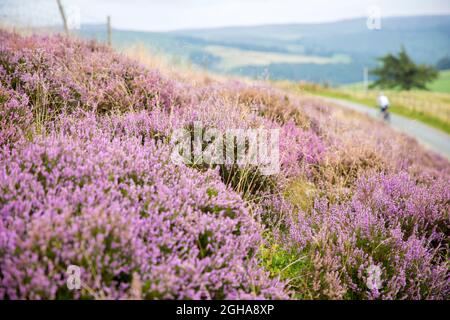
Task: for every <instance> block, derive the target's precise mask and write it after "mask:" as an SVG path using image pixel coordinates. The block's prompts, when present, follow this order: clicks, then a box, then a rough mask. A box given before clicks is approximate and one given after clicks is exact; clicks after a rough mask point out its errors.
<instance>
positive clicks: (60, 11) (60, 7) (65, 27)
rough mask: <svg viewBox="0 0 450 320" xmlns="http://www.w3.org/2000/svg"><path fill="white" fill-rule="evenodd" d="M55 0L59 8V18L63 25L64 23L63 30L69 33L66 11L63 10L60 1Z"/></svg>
mask: <svg viewBox="0 0 450 320" xmlns="http://www.w3.org/2000/svg"><path fill="white" fill-rule="evenodd" d="M56 2H57V3H58V9H59V13H60V14H61V18H62V21H63V25H64V31H65V32H66V33H67V34H69V26H68V25H67V18H66V13H65V12H64V7H63V5H62V3H61V0H56Z"/></svg>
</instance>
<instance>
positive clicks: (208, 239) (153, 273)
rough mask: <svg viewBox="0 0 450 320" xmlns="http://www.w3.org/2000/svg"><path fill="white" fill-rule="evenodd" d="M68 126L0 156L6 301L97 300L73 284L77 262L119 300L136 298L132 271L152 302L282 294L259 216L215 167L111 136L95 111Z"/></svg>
mask: <svg viewBox="0 0 450 320" xmlns="http://www.w3.org/2000/svg"><path fill="white" fill-rule="evenodd" d="M124 121H129V119H126V120H124ZM131 122H132V121H131ZM124 125H125V126H126V124H124ZM132 125H133V124H131V126H132ZM65 129H66V130H65V131H68V130H67V129H70V131H72V134H67V133H60V134H58V133H55V134H52V135H51V136H49V137H45V138H44V137H42V138H41V137H38V138H37V139H36V140H35V142H34V144H25V145H24V146H21V147H19V148H17V149H15V150H14V151H12V152H10V151H9V150H7V149H5V150H3V152H2V154H1V158H0V163H1V164H0V175H1V178H0V190H2V194H1V196H0V203H1V210H0V213H1V217H2V220H1V224H0V235H1V236H0V239H1V242H0V270H1V273H0V295H1V297H2V298H12V299H17V298H33V299H34V298H67V297H79V295H82V296H91V294H90V292H89V291H85V290H83V291H81V292H77V291H68V290H67V289H66V286H65V281H66V275H65V272H66V268H67V266H68V265H70V264H75V265H79V266H82V268H83V273H82V280H83V282H84V284H85V285H86V286H87V287H88V288H90V290H92V291H93V292H102V293H103V294H104V295H106V296H107V297H111V298H124V297H126V296H127V294H128V293H129V289H130V284H131V279H132V274H133V273H137V274H139V276H140V279H141V281H142V282H143V292H142V295H143V297H145V298H189V299H192V298H193V299H196V298H216V299H220V298H241V297H264V298H277V297H278V298H279V297H283V296H284V293H283V291H282V290H281V289H282V287H281V286H280V285H277V284H276V283H275V282H273V281H271V280H269V279H268V278H267V276H266V274H265V273H264V272H263V271H261V269H259V268H258V266H257V260H256V258H255V254H256V253H257V250H258V245H259V243H260V241H261V239H260V238H259V229H258V226H257V224H256V223H255V222H254V221H253V220H252V219H251V217H250V215H249V213H248V211H247V209H246V206H245V204H244V203H243V201H242V200H241V199H240V197H239V196H238V195H237V194H235V193H233V192H232V191H230V190H228V189H227V188H226V187H225V186H224V185H223V184H222V183H221V182H220V179H219V177H218V176H217V173H215V172H212V171H211V172H206V173H205V174H199V173H198V172H195V171H194V170H192V169H189V168H186V167H179V166H175V165H172V164H171V163H170V162H169V160H168V159H169V153H168V149H167V148H165V147H162V146H157V145H156V144H155V142H154V140H149V141H146V142H144V144H142V143H141V140H140V139H138V138H136V137H124V136H122V137H120V136H119V137H117V136H116V137H112V134H111V132H108V131H106V130H99V129H98V127H97V122H96V120H95V118H93V117H91V118H88V119H87V120H85V121H83V122H81V123H77V124H76V125H74V126H72V127H70V128H65ZM110 131H112V130H110Z"/></svg>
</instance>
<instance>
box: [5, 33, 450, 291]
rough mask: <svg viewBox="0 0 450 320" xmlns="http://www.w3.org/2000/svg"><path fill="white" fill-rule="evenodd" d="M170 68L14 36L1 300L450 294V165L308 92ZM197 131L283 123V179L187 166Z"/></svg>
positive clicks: (9, 56) (245, 169)
mask: <svg viewBox="0 0 450 320" xmlns="http://www.w3.org/2000/svg"><path fill="white" fill-rule="evenodd" d="M163 71H164V70H163ZM167 73H168V72H162V73H161V72H160V71H158V70H154V69H147V68H146V67H145V66H143V65H141V64H139V63H138V62H135V61H132V60H130V59H128V58H125V57H123V56H122V55H120V54H118V53H115V52H114V51H112V50H111V49H110V48H107V47H105V46H102V45H99V44H97V43H95V42H86V41H80V40H76V39H72V38H69V37H63V36H36V35H35V36H27V37H24V36H20V35H17V34H13V33H8V32H4V31H1V32H0V148H1V152H0V298H8V299H20V298H29V299H41V298H52V299H54V298H58V299H66V298H98V299H101V298H133V297H138V298H145V299H161V298H169V299H223V298H231V299H250V298H288V297H292V298H310V299H312V298H320V299H361V298H362V299H447V298H448V297H449V294H450V290H449V283H450V282H449V281H450V280H449V272H448V245H449V244H448V233H449V216H448V214H449V198H450V194H449V191H448V189H449V188H448V185H449V180H450V178H449V177H450V165H449V164H448V161H447V160H446V159H443V158H441V157H439V156H437V155H433V154H432V153H429V152H426V151H425V150H423V149H422V148H421V147H420V146H419V145H418V144H417V143H416V142H415V141H413V140H412V139H410V138H407V137H405V136H404V135H401V134H398V133H395V132H393V131H392V130H390V129H389V128H388V127H387V126H384V125H382V124H380V123H377V122H375V121H373V120H370V119H367V118H365V117H364V116H362V115H358V114H355V113H351V112H347V111H343V110H342V109H339V108H337V107H334V106H332V105H325V104H324V103H323V102H322V101H320V100H317V99H314V98H311V97H309V96H306V95H299V94H292V93H290V92H287V91H285V90H281V89H275V88H273V86H271V85H269V84H267V83H245V82H243V81H222V79H216V78H214V77H212V76H211V77H207V78H204V79H200V80H199V79H198V78H197V77H192V78H193V79H190V78H191V77H190V75H189V74H188V75H187V76H186V75H183V76H180V77H177V76H175V75H174V74H173V72H172V71H171V72H170V73H169V74H170V76H171V77H170V78H168V77H167V76H166V75H165V74H167ZM195 123H201V124H202V125H203V128H204V130H208V129H213V130H217V132H218V134H219V135H225V134H226V132H227V131H228V130H230V129H242V130H257V129H263V130H279V133H280V135H279V142H280V143H279V150H278V151H279V159H280V163H279V164H280V166H279V168H280V171H279V172H278V173H277V174H272V175H264V174H263V173H264V172H263V170H262V169H261V167H259V166H257V165H247V166H239V165H237V163H231V164H219V165H209V164H205V163H196V162H195V161H193V162H192V163H187V164H185V163H181V164H176V163H174V162H173V161H172V159H171V152H172V150H173V147H174V146H173V144H172V139H173V136H174V132H175V131H176V130H179V129H181V130H182V129H185V130H187V131H189V132H191V131H192V130H194V124H195ZM202 130H203V129H202ZM193 142H194V141H193ZM201 147H202V150H203V149H204V148H206V147H207V144H202V145H201ZM70 265H76V266H79V267H81V280H82V288H81V289H80V290H70V289H69V288H68V287H67V276H68V274H67V268H68V267H69V266H70Z"/></svg>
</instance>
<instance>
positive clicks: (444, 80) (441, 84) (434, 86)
mask: <svg viewBox="0 0 450 320" xmlns="http://www.w3.org/2000/svg"><path fill="white" fill-rule="evenodd" d="M428 88H429V89H430V90H431V91H433V92H444V93H450V70H445V71H441V72H440V73H439V78H438V79H437V80H435V81H433V82H432V83H431V84H430V85H429V86H428Z"/></svg>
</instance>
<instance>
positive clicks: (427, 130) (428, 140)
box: [320, 97, 450, 160]
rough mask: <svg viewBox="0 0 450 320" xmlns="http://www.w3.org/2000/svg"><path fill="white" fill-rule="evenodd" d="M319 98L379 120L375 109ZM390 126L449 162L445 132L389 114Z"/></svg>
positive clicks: (449, 140) (449, 146) (449, 139)
mask: <svg viewBox="0 0 450 320" xmlns="http://www.w3.org/2000/svg"><path fill="white" fill-rule="evenodd" d="M320 98H321V99H324V100H326V101H330V102H333V103H335V104H337V105H340V106H343V107H345V108H349V109H352V110H355V111H358V112H361V113H365V114H367V115H369V116H370V117H373V118H377V119H380V113H379V111H378V110H377V109H375V108H370V107H368V106H365V105H363V104H359V103H354V102H349V101H346V100H341V99H335V98H325V97H320ZM380 121H381V120H380ZM390 125H391V127H393V128H394V129H396V130H398V131H401V132H404V133H406V134H407V135H409V136H411V137H414V138H416V140H417V141H418V142H419V143H420V144H422V145H423V146H424V147H426V148H428V149H430V150H432V151H434V152H436V153H438V154H440V155H442V156H443V157H445V158H447V159H448V160H450V135H448V134H446V133H445V132H442V131H439V130H437V129H434V128H432V127H430V126H427V125H426V124H423V123H421V122H419V121H417V120H411V119H408V118H405V117H402V116H399V115H396V114H391V120H390Z"/></svg>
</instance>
